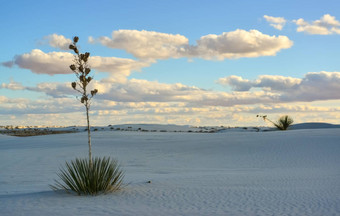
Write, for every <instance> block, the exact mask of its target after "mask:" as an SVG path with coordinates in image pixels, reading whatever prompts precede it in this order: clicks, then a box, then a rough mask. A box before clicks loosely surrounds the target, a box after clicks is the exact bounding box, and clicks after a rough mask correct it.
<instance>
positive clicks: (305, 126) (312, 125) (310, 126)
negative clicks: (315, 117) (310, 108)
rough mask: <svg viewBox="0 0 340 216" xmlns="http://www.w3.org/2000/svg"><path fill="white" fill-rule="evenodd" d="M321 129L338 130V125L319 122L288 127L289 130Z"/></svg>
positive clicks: (339, 126)
mask: <svg viewBox="0 0 340 216" xmlns="http://www.w3.org/2000/svg"><path fill="white" fill-rule="evenodd" d="M322 128H340V125H334V124H329V123H320V122H308V123H301V124H294V125H292V126H290V127H289V129H294V130H295V129H322Z"/></svg>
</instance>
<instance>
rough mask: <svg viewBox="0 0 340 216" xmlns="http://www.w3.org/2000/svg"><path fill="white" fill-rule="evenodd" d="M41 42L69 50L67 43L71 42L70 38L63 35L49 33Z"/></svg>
mask: <svg viewBox="0 0 340 216" xmlns="http://www.w3.org/2000/svg"><path fill="white" fill-rule="evenodd" d="M41 43H48V44H49V45H50V46H51V47H55V48H58V49H61V50H69V48H68V47H69V45H70V44H71V43H72V40H71V39H68V38H65V36H63V35H58V34H51V35H48V36H45V37H44V38H43V40H42V41H41Z"/></svg>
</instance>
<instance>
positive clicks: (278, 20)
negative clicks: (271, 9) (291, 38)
mask: <svg viewBox="0 0 340 216" xmlns="http://www.w3.org/2000/svg"><path fill="white" fill-rule="evenodd" d="M263 17H264V18H265V19H266V20H267V22H269V23H270V26H272V27H274V28H276V29H278V30H282V28H283V26H284V25H285V24H286V22H287V21H286V20H285V18H283V17H272V16H268V15H264V16H263Z"/></svg>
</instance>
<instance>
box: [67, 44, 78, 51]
mask: <svg viewBox="0 0 340 216" xmlns="http://www.w3.org/2000/svg"><path fill="white" fill-rule="evenodd" d="M68 48H69V49H71V50H74V49H75V48H76V47H75V46H74V45H73V44H70V46H69V47H68Z"/></svg>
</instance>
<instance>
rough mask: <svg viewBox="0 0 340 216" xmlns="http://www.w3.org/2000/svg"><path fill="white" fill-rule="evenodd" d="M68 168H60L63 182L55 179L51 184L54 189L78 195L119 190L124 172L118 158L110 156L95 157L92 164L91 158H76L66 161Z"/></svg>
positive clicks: (59, 174)
mask: <svg viewBox="0 0 340 216" xmlns="http://www.w3.org/2000/svg"><path fill="white" fill-rule="evenodd" d="M65 165H66V168H60V173H58V174H57V175H58V176H59V177H60V179H61V182H59V181H57V180H55V184H54V185H50V187H51V188H52V189H53V190H60V189H61V190H66V192H70V193H72V192H75V193H76V194H78V195H97V194H101V193H109V192H113V191H116V190H119V189H120V188H121V185H122V180H123V177H124V174H123V172H122V170H121V168H120V165H119V164H118V162H117V161H116V160H113V159H112V160H111V159H110V157H108V158H106V157H103V158H98V157H96V158H94V160H93V163H92V166H91V164H90V163H89V159H78V158H77V159H76V160H75V161H71V162H70V163H68V162H66V164H65Z"/></svg>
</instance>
